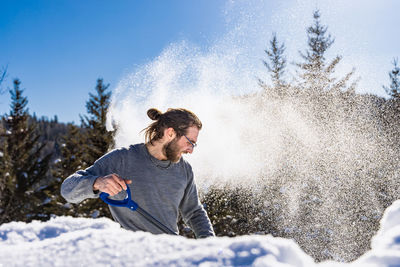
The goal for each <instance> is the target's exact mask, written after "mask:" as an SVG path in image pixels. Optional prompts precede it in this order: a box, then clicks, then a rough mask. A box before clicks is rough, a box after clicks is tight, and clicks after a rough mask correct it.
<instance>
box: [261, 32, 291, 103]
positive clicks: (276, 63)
mask: <svg viewBox="0 0 400 267" xmlns="http://www.w3.org/2000/svg"><path fill="white" fill-rule="evenodd" d="M284 52H285V44H284V43H282V44H280V43H279V42H278V40H277V38H276V34H275V33H274V34H273V36H272V39H271V41H270V47H269V49H266V50H265V53H266V54H267V56H268V61H265V60H263V63H264V65H265V67H266V68H267V70H268V72H269V73H270V75H271V81H272V87H270V86H268V85H267V84H266V83H265V82H264V81H262V80H261V79H258V82H259V85H260V86H261V87H262V88H263V89H264V90H265V91H266V92H267V93H269V92H268V91H271V93H272V95H274V96H278V97H283V96H285V95H287V89H288V86H287V84H286V82H285V81H284V79H283V76H284V73H285V68H286V58H285V57H284V56H283V54H284Z"/></svg>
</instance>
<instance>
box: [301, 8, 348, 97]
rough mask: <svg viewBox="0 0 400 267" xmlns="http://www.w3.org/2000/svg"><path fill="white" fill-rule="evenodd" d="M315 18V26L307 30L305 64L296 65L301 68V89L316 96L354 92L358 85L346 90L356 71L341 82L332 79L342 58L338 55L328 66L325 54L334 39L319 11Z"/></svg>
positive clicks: (303, 55)
mask: <svg viewBox="0 0 400 267" xmlns="http://www.w3.org/2000/svg"><path fill="white" fill-rule="evenodd" d="M313 17H314V24H313V25H312V26H310V27H308V28H307V37H308V42H307V44H308V49H307V50H306V51H305V53H302V52H300V56H301V57H302V58H303V59H304V62H303V63H296V65H297V66H298V67H299V68H300V73H299V78H300V84H299V86H300V88H302V89H305V90H306V91H307V92H308V93H316V94H320V93H321V92H324V91H329V90H332V91H333V92H339V91H340V89H347V90H350V91H351V92H354V90H355V86H356V83H352V84H351V85H350V86H349V87H348V88H346V87H347V82H348V81H349V80H350V78H351V76H352V75H353V74H354V69H353V71H351V72H350V73H348V74H347V75H346V76H345V77H343V78H341V79H339V80H337V79H336V78H333V77H331V76H332V75H333V74H334V72H335V68H336V66H337V64H338V63H339V62H340V60H341V59H342V57H341V56H339V55H337V56H336V57H335V58H334V59H333V60H332V61H331V62H330V63H329V64H328V62H327V60H326V58H325V53H326V52H327V50H328V49H329V48H330V47H331V45H332V44H333V43H334V39H333V38H332V37H331V35H330V34H327V30H328V27H326V26H324V25H322V24H321V21H320V13H319V11H318V10H316V11H314V14H313Z"/></svg>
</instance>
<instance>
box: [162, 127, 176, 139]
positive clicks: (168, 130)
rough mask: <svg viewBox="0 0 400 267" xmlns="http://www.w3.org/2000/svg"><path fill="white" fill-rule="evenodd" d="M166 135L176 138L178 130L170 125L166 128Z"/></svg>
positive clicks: (169, 137)
mask: <svg viewBox="0 0 400 267" xmlns="http://www.w3.org/2000/svg"><path fill="white" fill-rule="evenodd" d="M164 135H165V136H166V137H167V138H168V140H172V139H174V138H175V136H176V132H175V130H174V128H171V127H170V128H167V129H165V131H164Z"/></svg>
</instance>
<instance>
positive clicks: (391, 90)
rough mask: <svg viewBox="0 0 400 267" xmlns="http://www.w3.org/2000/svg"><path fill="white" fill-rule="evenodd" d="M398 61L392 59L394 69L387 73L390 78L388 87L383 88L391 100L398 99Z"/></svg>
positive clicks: (399, 92) (399, 69)
mask: <svg viewBox="0 0 400 267" xmlns="http://www.w3.org/2000/svg"><path fill="white" fill-rule="evenodd" d="M397 64H398V59H397V58H395V59H393V66H394V68H393V69H392V70H391V71H390V72H389V77H390V82H391V83H390V86H389V87H386V86H383V88H384V89H385V90H386V92H387V93H388V95H390V96H391V97H392V98H393V99H395V100H396V99H400V67H399V66H398V65H397Z"/></svg>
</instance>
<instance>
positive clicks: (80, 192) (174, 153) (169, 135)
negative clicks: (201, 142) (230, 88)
mask: <svg viewBox="0 0 400 267" xmlns="http://www.w3.org/2000/svg"><path fill="white" fill-rule="evenodd" d="M147 115H148V116H149V117H150V119H152V120H154V122H153V123H152V124H150V125H149V126H148V127H147V128H146V129H145V138H146V143H145V144H136V145H131V146H130V147H129V148H121V149H115V150H113V151H111V152H109V153H107V154H106V155H104V156H102V157H101V158H100V159H98V160H97V161H96V162H95V163H94V164H93V165H92V166H90V167H89V168H87V169H86V170H80V171H77V172H76V173H74V174H72V175H71V176H69V177H68V178H67V179H65V181H64V182H63V184H62V186H61V194H62V196H63V197H64V198H65V199H66V200H67V201H68V202H71V203H78V202H81V201H82V200H84V199H86V198H96V197H98V196H99V194H100V192H105V193H108V194H109V195H110V197H111V198H112V199H117V200H121V199H124V198H125V196H126V192H125V191H124V190H126V187H127V186H129V189H130V190H131V192H132V198H133V200H134V201H135V202H137V203H138V204H139V206H140V207H141V208H143V209H144V210H146V211H148V212H149V213H150V214H151V215H152V216H153V217H155V218H156V219H157V220H158V221H160V222H161V223H162V224H164V225H165V226H167V227H168V228H170V229H172V230H173V231H174V232H175V233H177V234H178V226H177V222H178V214H179V212H180V213H181V214H182V217H183V220H184V221H185V223H187V224H188V225H189V226H190V227H191V228H192V230H193V231H194V233H195V235H196V237H197V238H202V237H208V236H214V235H215V234H214V231H213V228H212V226H211V223H210V220H209V219H208V216H207V213H206V211H205V210H204V209H203V207H202V205H201V203H200V201H199V198H198V194H197V189H196V184H195V182H194V180H193V172H192V168H191V166H190V164H189V163H188V162H186V161H185V160H184V159H183V158H182V154H185V153H192V152H193V149H194V147H195V146H196V141H197V137H198V134H199V131H200V130H201V128H202V124H201V122H200V120H199V119H198V118H197V116H196V115H195V114H194V113H192V112H190V111H188V110H186V109H168V111H167V112H165V113H163V114H162V113H161V112H160V111H158V110H157V109H149V110H148V111H147ZM109 208H110V211H111V214H112V216H113V218H114V220H115V221H117V222H118V223H120V224H121V226H122V227H124V228H125V229H130V230H133V231H147V232H151V233H154V234H160V233H163V232H162V231H161V230H160V229H158V228H157V227H155V226H154V225H153V224H151V223H150V222H148V221H147V220H146V219H145V218H144V217H142V216H141V215H140V214H138V213H137V212H135V211H132V210H130V209H128V208H124V207H114V206H109Z"/></svg>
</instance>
